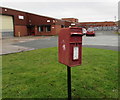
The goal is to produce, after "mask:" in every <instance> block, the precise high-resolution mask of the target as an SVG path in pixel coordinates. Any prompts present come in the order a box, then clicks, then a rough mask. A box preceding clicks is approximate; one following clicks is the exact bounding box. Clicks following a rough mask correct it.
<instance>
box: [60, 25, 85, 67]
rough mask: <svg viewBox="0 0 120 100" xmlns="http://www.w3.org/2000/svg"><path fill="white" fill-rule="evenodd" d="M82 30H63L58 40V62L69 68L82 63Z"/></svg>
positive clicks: (74, 28) (76, 28)
mask: <svg viewBox="0 0 120 100" xmlns="http://www.w3.org/2000/svg"><path fill="white" fill-rule="evenodd" d="M82 36H83V33H82V28H78V27H72V28H63V29H62V30H61V31H60V33H59V39H58V59H59V62H60V63H62V64H65V65H67V66H69V67H73V66H77V65H80V64H81V62H82Z"/></svg>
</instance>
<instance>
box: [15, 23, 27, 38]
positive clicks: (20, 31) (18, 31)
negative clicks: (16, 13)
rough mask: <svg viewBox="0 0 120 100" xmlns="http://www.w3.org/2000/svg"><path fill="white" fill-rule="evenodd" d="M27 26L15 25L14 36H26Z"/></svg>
mask: <svg viewBox="0 0 120 100" xmlns="http://www.w3.org/2000/svg"><path fill="white" fill-rule="evenodd" d="M27 35H28V33H27V27H26V26H20V25H15V36H18V37H19V36H27Z"/></svg>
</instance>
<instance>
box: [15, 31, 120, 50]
mask: <svg viewBox="0 0 120 100" xmlns="http://www.w3.org/2000/svg"><path fill="white" fill-rule="evenodd" d="M82 43H83V44H82V45H83V47H92V48H102V49H108V50H115V51H118V35H117V34H114V33H113V32H112V31H100V32H96V36H94V37H92V36H83V42H82ZM57 44H58V37H57V36H51V37H48V38H43V39H37V40H33V41H28V42H22V43H15V44H14V45H17V46H22V47H28V48H34V49H40V48H49V47H57ZM119 51H120V50H119Z"/></svg>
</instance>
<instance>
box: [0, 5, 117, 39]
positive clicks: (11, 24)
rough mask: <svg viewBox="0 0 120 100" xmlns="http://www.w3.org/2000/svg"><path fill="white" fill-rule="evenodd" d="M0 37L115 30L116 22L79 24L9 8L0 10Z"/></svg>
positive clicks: (76, 21)
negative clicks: (64, 30)
mask: <svg viewBox="0 0 120 100" xmlns="http://www.w3.org/2000/svg"><path fill="white" fill-rule="evenodd" d="M0 9H1V10H0V37H3V38H4V37H14V36H17V37H21V36H30V35H36V36H37V35H57V34H58V33H59V31H60V30H61V28H64V27H86V28H88V27H90V26H92V27H94V29H95V30H113V29H114V27H116V26H117V25H116V23H115V22H78V19H77V18H62V19H56V18H51V17H47V16H42V15H37V14H32V13H28V12H23V11H18V10H14V9H9V8H4V7H2V8H0Z"/></svg>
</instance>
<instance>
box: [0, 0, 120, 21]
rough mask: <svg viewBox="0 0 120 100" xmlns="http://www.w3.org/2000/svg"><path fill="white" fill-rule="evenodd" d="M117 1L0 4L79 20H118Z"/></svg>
mask: <svg viewBox="0 0 120 100" xmlns="http://www.w3.org/2000/svg"><path fill="white" fill-rule="evenodd" d="M56 1H57V2H56ZM118 1H119V0H42V1H41V0H29V2H28V0H1V2H0V6H2V7H7V8H12V9H16V10H21V11H25V12H30V13H34V14H38V15H43V16H49V17H53V18H58V19H61V18H77V19H79V22H96V21H98V22H99V21H115V20H118ZM115 16H116V18H115Z"/></svg>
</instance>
